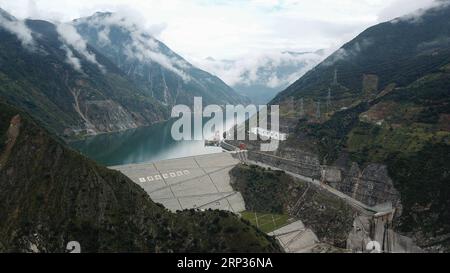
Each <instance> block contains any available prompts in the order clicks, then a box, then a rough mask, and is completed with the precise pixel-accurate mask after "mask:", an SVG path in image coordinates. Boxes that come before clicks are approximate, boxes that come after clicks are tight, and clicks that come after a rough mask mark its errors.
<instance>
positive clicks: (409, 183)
mask: <svg viewBox="0 0 450 273" xmlns="http://www.w3.org/2000/svg"><path fill="white" fill-rule="evenodd" d="M449 17H450V6H449V5H447V4H446V3H445V2H443V5H441V6H439V7H435V8H432V9H429V10H427V11H424V12H423V14H421V15H420V16H407V17H402V18H397V19H395V20H393V21H390V22H385V23H382V24H379V25H376V26H373V27H371V28H369V29H367V30H365V31H364V32H362V33H361V34H360V35H358V36H357V37H356V38H355V39H353V40H352V41H350V42H348V43H347V44H345V45H344V46H343V47H342V48H340V49H339V50H338V51H337V52H335V53H334V54H332V55H331V56H329V57H328V58H327V59H325V60H324V61H323V62H322V63H320V64H319V65H318V66H316V67H315V68H314V69H312V70H311V71H309V72H308V73H306V74H305V75H304V76H303V77H302V78H300V79H299V80H298V81H296V82H295V83H294V84H293V85H291V86H290V87H288V88H287V89H286V90H285V91H283V92H281V93H280V94H279V95H278V96H277V97H276V98H275V99H274V100H273V101H272V103H274V104H280V105H281V107H282V108H284V110H283V109H282V111H281V112H282V123H285V124H291V127H290V128H295V129H293V130H292V131H291V132H290V133H291V137H290V139H289V141H288V142H287V143H285V144H283V145H285V146H284V147H283V148H281V150H283V149H284V150H285V151H287V150H293V149H294V150H297V151H302V152H310V153H313V154H315V155H317V156H318V157H319V159H320V161H321V164H322V165H324V166H327V165H328V166H333V167H335V168H338V169H339V170H340V171H341V173H342V176H343V179H342V180H341V181H340V182H338V183H335V182H333V183H331V184H332V185H333V186H334V187H336V188H337V189H339V190H341V191H343V192H345V193H347V194H349V195H350V196H353V197H355V198H357V199H359V200H360V201H363V202H365V203H367V204H369V205H377V204H380V203H379V202H387V201H390V202H392V203H393V204H394V206H395V207H396V208H397V210H396V211H397V214H396V217H395V221H394V226H395V228H396V229H397V230H398V231H400V232H402V233H403V234H406V235H408V236H411V237H412V238H414V239H415V240H416V241H417V242H418V244H419V246H421V247H424V248H427V249H432V250H435V251H448V249H449V247H450V246H449V244H448V238H449V236H450V221H449V219H450V215H449V211H450V202H449V198H448V196H449V194H450V178H449V170H450V165H449V164H450V163H449V162H450V157H449V156H450V153H449V151H450V127H449V124H450V119H449V117H450V89H449V87H450V81H449V79H450V42H449V41H450V21H449V20H448V18H449ZM292 124H294V125H292ZM384 169H386V170H387V171H388V175H389V176H385V175H384V171H383V170H384ZM396 191H398V192H399V193H398V195H397V194H396V193H395V192H396ZM380 197H383V198H381V199H377V198H380ZM398 198H400V201H399V202H398V200H397V199H398Z"/></svg>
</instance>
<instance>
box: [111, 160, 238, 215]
mask: <svg viewBox="0 0 450 273" xmlns="http://www.w3.org/2000/svg"><path fill="white" fill-rule="evenodd" d="M238 163H239V160H238V159H235V158H233V157H232V155H231V154H229V153H217V154H209V155H202V156H194V157H186V158H179V159H172V160H165V161H159V162H154V163H144V164H133V165H123V166H115V167H111V169H114V170H118V171H120V172H122V173H123V174H125V175H126V176H128V177H129V178H130V179H131V180H133V181H134V182H135V183H137V184H138V185H140V186H141V187H142V188H143V189H144V190H145V191H146V192H147V193H148V194H149V195H150V197H151V198H152V200H153V201H155V202H156V203H161V204H162V205H164V206H165V207H166V208H167V209H169V210H171V211H177V210H184V209H193V208H195V209H209V208H211V209H219V210H227V211H231V212H234V213H239V212H242V211H244V210H245V203H244V199H243V198H242V195H241V194H240V193H239V192H236V191H233V189H232V187H231V185H230V180H231V178H230V175H229V172H230V170H231V169H232V168H233V167H234V166H236V165H237V164H238Z"/></svg>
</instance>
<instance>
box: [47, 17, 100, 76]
mask: <svg viewBox="0 0 450 273" xmlns="http://www.w3.org/2000/svg"><path fill="white" fill-rule="evenodd" d="M56 30H57V31H58V34H59V37H60V39H61V41H62V42H63V43H65V44H66V45H70V46H72V47H73V48H74V49H75V50H76V51H77V52H78V53H79V54H81V55H82V56H83V57H84V58H85V59H86V60H87V61H89V62H91V63H93V64H95V65H97V66H98V68H100V69H101V70H102V71H104V67H103V66H102V65H101V64H99V63H98V62H97V59H96V57H95V54H93V53H91V52H90V51H89V50H88V48H87V42H86V41H85V40H84V39H83V37H81V35H80V34H79V33H78V32H77V30H76V29H75V27H74V26H72V25H70V24H66V23H60V24H57V26H56ZM67 49H68V47H67ZM66 52H67V53H68V56H71V57H72V58H71V59H73V58H75V56H73V52H68V51H67V50H66ZM69 63H71V64H72V63H73V62H72V61H70V62H69Z"/></svg>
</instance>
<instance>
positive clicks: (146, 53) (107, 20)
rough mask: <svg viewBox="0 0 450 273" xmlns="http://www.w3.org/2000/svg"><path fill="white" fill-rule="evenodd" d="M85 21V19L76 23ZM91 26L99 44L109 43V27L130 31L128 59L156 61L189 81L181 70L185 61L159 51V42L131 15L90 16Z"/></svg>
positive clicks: (127, 50)
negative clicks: (97, 33) (95, 29)
mask: <svg viewBox="0 0 450 273" xmlns="http://www.w3.org/2000/svg"><path fill="white" fill-rule="evenodd" d="M82 22H85V19H82V20H80V21H79V22H77V23H82ZM87 23H88V24H89V25H90V26H91V27H95V28H97V30H98V32H99V35H98V38H99V41H100V43H101V44H109V43H111V41H110V38H109V34H110V31H111V27H113V26H116V27H120V28H122V29H125V30H126V31H127V32H128V33H130V38H131V43H129V44H127V45H126V48H125V50H126V52H125V53H126V54H127V57H128V58H130V59H138V60H139V61H140V62H144V63H145V62H150V61H152V62H156V63H158V64H160V65H161V66H163V67H164V68H166V69H167V70H170V71H172V72H174V73H176V74H177V75H179V76H180V77H181V78H182V79H183V80H184V81H189V80H190V77H189V76H188V75H187V73H185V72H184V71H183V70H184V69H187V68H188V65H187V63H186V62H185V61H184V60H182V59H180V58H178V57H176V56H167V55H166V54H164V53H162V52H161V48H160V45H159V43H158V42H157V41H156V40H155V39H154V38H153V37H152V33H151V32H150V31H148V30H146V28H145V26H143V25H141V23H140V20H138V19H137V18H135V17H132V15H131V14H128V13H126V12H125V13H124V12H117V13H112V14H108V15H103V16H97V17H94V18H90V20H89V21H88V22H87ZM163 27H164V26H163V25H161V26H156V27H155V28H154V29H155V31H161V30H162V28H163Z"/></svg>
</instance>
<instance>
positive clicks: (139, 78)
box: [0, 11, 246, 138]
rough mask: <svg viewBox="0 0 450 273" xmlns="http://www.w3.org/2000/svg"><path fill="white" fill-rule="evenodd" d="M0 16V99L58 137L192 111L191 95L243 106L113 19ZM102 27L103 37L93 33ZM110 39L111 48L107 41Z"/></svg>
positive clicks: (160, 46) (143, 123)
mask: <svg viewBox="0 0 450 273" xmlns="http://www.w3.org/2000/svg"><path fill="white" fill-rule="evenodd" d="M0 16H1V17H0V18H1V19H0V23H1V28H0V38H1V39H0V49H1V53H0V96H1V97H2V98H4V99H5V100H6V101H8V102H9V103H11V104H13V105H15V106H17V107H20V108H21V109H25V110H26V111H27V112H28V113H30V114H31V115H32V116H33V117H35V118H37V119H38V120H39V121H40V122H42V124H43V125H44V126H45V127H46V128H47V129H49V130H50V131H51V132H53V133H55V134H58V135H60V136H65V137H67V138H74V137H82V136H84V135H89V134H97V133H103V132H112V131H120V130H125V129H130V128H137V127H141V126H146V125H150V124H153V123H155V122H161V121H164V120H167V119H168V118H169V115H170V110H171V107H172V106H173V105H175V104H187V105H188V106H191V105H192V103H193V97H194V96H202V97H203V101H204V102H205V103H214V104H219V105H223V104H231V103H232V104H237V103H246V99H245V98H244V97H242V96H239V95H238V94H236V93H235V92H234V90H233V89H231V88H230V87H228V86H227V85H226V84H225V83H223V82H222V81H221V80H220V79H218V78H217V77H215V76H212V75H211V74H209V73H207V72H204V71H202V70H200V69H197V68H195V67H194V66H192V65H191V64H189V63H187V62H186V61H185V60H184V59H182V58H181V57H180V56H178V55H177V54H176V53H174V52H172V51H171V50H170V49H169V48H168V47H167V46H165V45H164V44H162V43H161V42H159V41H157V40H156V39H154V38H153V37H152V36H150V35H149V34H147V33H146V32H144V31H142V30H140V29H138V28H137V27H136V25H131V26H130V28H131V29H126V28H124V27H123V26H122V25H120V24H119V25H115V24H114V23H111V22H112V21H113V18H115V15H114V14H109V13H98V14H96V15H94V16H92V17H90V18H83V19H80V20H76V21H74V22H70V23H58V24H53V23H50V22H46V21H42V20H25V21H22V20H18V19H16V18H14V17H13V16H11V15H9V14H8V13H6V12H5V11H2V12H1V14H0ZM121 20H125V19H123V18H121ZM94 22H95V23H94ZM119 22H122V21H120V20H119ZM102 23H103V24H104V25H108V34H107V35H106V34H105V31H103V32H101V30H100V29H99V28H97V27H98V26H99V25H98V24H102ZM109 35H110V36H111V39H112V42H113V43H106V42H105V41H106V40H108V39H109V38H110V36H109ZM99 37H102V40H100V38H99Z"/></svg>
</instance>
